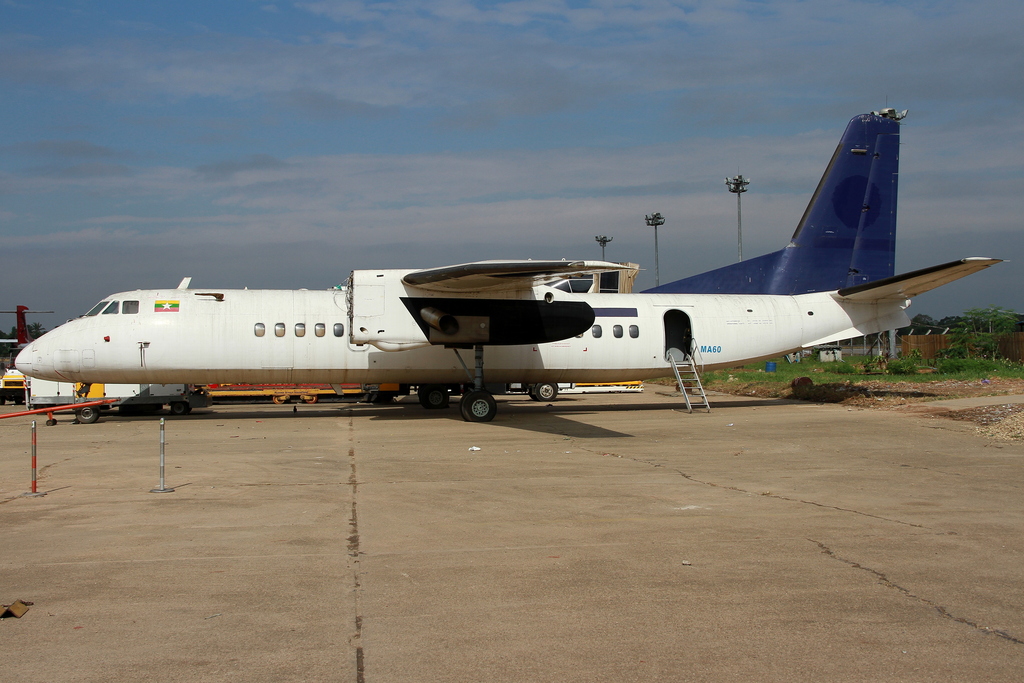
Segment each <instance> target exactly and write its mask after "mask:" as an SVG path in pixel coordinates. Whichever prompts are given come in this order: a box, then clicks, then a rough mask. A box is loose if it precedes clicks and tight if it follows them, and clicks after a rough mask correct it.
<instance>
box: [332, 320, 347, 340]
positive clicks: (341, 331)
mask: <svg viewBox="0 0 1024 683" xmlns="http://www.w3.org/2000/svg"><path fill="white" fill-rule="evenodd" d="M334 336H335V337H344V336H345V326H344V325H343V324H341V323H334Z"/></svg>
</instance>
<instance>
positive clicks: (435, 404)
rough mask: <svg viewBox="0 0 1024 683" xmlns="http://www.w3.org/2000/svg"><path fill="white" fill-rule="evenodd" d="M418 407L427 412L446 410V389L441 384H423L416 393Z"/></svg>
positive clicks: (447, 397)
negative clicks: (418, 402) (418, 401)
mask: <svg viewBox="0 0 1024 683" xmlns="http://www.w3.org/2000/svg"><path fill="white" fill-rule="evenodd" d="M416 395H417V397H419V399H420V405H421V406H423V407H424V408H426V409H427V410H439V409H441V408H447V407H448V402H449V400H450V397H449V395H448V388H447V387H445V386H444V385H442V384H424V385H423V386H421V387H420V388H419V390H418V391H417V392H416Z"/></svg>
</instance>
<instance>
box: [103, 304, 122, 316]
mask: <svg viewBox="0 0 1024 683" xmlns="http://www.w3.org/2000/svg"><path fill="white" fill-rule="evenodd" d="M118 308H120V306H119V305H118V302H117V301H111V302H110V305H109V306H107V307H106V308H104V309H103V315H111V314H116V313H117V310H118Z"/></svg>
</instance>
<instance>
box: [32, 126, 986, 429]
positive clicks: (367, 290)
mask: <svg viewBox="0 0 1024 683" xmlns="http://www.w3.org/2000/svg"><path fill="white" fill-rule="evenodd" d="M898 118H900V116H899V115H897V114H896V113H895V112H894V111H892V110H884V111H883V112H881V113H871V114H864V115H860V116H856V117H854V118H853V119H852V120H851V121H850V123H849V125H848V126H847V128H846V131H845V133H844V134H843V137H842V140H841V141H840V143H839V146H838V147H837V149H836V151H835V154H834V155H833V158H832V160H831V162H830V163H829V165H828V168H827V169H826V171H825V174H824V175H823V176H822V179H821V181H820V182H819V184H818V188H817V190H816V191H815V193H814V195H813V197H812V199H811V201H810V203H809V205H808V207H807V210H806V211H805V213H804V216H803V218H802V220H801V221H800V224H799V226H798V227H797V229H796V232H795V234H794V235H793V237H792V239H791V241H790V242H789V244H788V245H787V246H786V247H785V248H783V249H781V250H780V251H777V252H774V253H772V254H767V255H765V256H761V257H758V258H754V259H751V260H748V261H742V262H739V263H735V264H732V265H730V266H726V267H724V268H719V269H717V270H713V271H710V272H707V273H703V274H701V275H697V276H694V277H690V278H686V279H683V280H679V281H676V282H673V283H670V284H667V285H663V286H661V287H657V288H655V289H652V290H648V291H646V292H643V293H636V294H574V293H572V291H570V290H571V287H570V286H568V285H569V283H568V282H567V281H566V279H565V278H567V277H568V276H570V275H581V274H594V273H603V272H607V271H614V270H621V269H622V268H623V266H622V265H620V264H616V263H609V262H604V261H482V262H476V263H467V264H461V265H455V266H448V267H443V268H433V269H427V270H412V269H404V270H356V271H353V272H352V273H351V275H350V277H349V279H348V282H347V284H346V285H345V286H344V287H341V288H339V289H334V290H328V291H309V290H297V291H291V290H288V291H279V290H216V291H214V290H208V291H195V290H192V289H189V288H188V283H187V282H185V281H183V283H182V285H180V286H179V287H178V288H176V289H163V290H134V291H129V292H119V293H117V294H112V295H110V296H108V297H105V298H104V299H103V301H101V302H100V303H99V304H97V305H96V306H95V307H94V308H93V309H92V310H90V311H89V312H88V313H86V314H85V315H84V316H82V317H80V318H77V319H75V320H71V321H69V322H67V323H66V324H64V325H61V326H60V327H58V328H56V329H55V330H53V331H51V332H48V333H47V334H45V335H44V336H42V337H41V338H39V339H38V340H35V341H33V342H32V343H31V344H30V345H29V346H28V347H26V348H25V349H24V350H23V351H22V352H21V353H20V354H19V355H18V358H17V367H18V369H19V370H21V371H22V372H23V373H25V374H26V375H29V376H32V377H39V378H43V379H50V380H56V381H67V382H85V383H91V382H108V383H152V384H176V383H189V384H213V383H308V382H316V383H332V384H341V383H354V382H359V383H364V384H383V383H400V384H408V385H415V386H417V387H418V393H419V396H420V402H421V403H422V404H423V405H424V407H428V408H440V407H444V406H446V405H448V401H449V391H450V390H451V389H453V388H455V389H456V390H457V388H458V387H459V386H460V385H464V386H467V387H470V388H468V390H467V391H466V392H465V393H464V394H463V396H462V398H461V400H460V403H459V405H460V411H461V413H462V416H463V418H464V419H466V420H468V421H478V422H484V421H489V420H491V419H493V418H494V416H495V414H496V410H497V408H496V405H495V401H494V398H493V396H492V395H491V394H490V393H489V392H488V391H487V389H486V385H485V382H484V379H485V378H486V380H487V382H488V383H512V382H522V383H525V384H533V385H537V384H554V385H556V386H557V383H559V382H612V381H621V380H623V379H631V380H636V379H646V378H652V377H664V376H666V375H669V374H671V372H672V362H673V359H685V360H691V361H694V362H696V363H698V364H702V365H703V367H704V368H705V369H717V368H725V367H734V366H737V365H740V364H743V363H747V362H753V361H756V360H762V359H768V358H777V357H779V356H781V355H783V354H785V353H790V352H793V351H797V350H799V349H803V348H808V347H812V346H815V345H818V344H823V343H827V342H831V341H834V340H836V339H842V338H846V337H852V336H859V335H863V334H870V333H874V332H879V331H882V330H889V329H894V328H897V327H901V326H903V325H906V324H907V323H908V322H909V318H908V317H907V315H906V313H905V309H906V308H907V307H908V306H909V304H910V301H909V299H910V298H911V297H913V296H915V295H917V294H920V293H922V292H926V291H928V290H930V289H933V288H935V287H938V286H940V285H942V284H945V283H947V282H951V281H953V280H956V279H958V278H961V277H964V276H966V275H968V274H971V273H974V272H976V271H978V270H981V269H983V268H987V267H988V266H991V265H993V264H995V263H999V262H1000V261H999V260H998V259H991V258H967V259H962V260H959V261H954V262H952V263H946V264H943V265H939V266H935V267H932V268H927V269H924V270H919V271H915V272H912V273H907V274H904V275H900V276H893V263H894V256H895V233H896V186H897V172H898V164H899V159H898V152H899V123H898ZM468 349H473V350H474V353H473V356H472V358H464V355H466V356H468V355H469V354H466V353H465V351H466V350H468ZM467 360H468V362H467Z"/></svg>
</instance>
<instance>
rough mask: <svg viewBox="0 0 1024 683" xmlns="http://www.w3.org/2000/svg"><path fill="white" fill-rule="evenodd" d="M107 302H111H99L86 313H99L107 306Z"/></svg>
mask: <svg viewBox="0 0 1024 683" xmlns="http://www.w3.org/2000/svg"><path fill="white" fill-rule="evenodd" d="M107 303H109V302H107V301H101V302H99V303H98V304H96V305H95V306H93V307H92V308H91V309H89V312H88V313H86V315H99V312H100V311H102V310H103V307H104V306H106V305H107Z"/></svg>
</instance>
